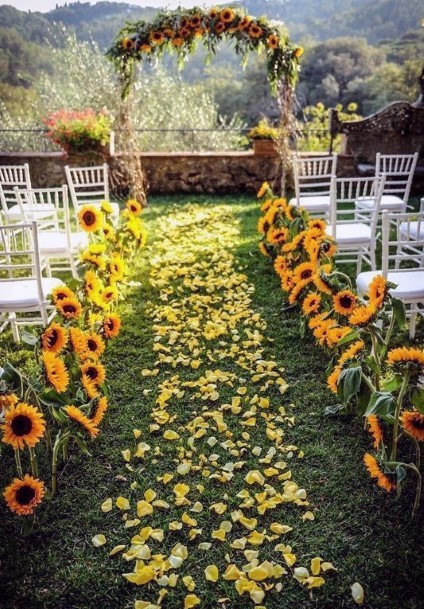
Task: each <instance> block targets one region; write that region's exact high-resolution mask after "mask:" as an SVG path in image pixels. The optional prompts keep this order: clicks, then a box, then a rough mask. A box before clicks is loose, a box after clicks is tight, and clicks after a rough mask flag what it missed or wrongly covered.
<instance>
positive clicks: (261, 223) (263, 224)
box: [257, 216, 269, 234]
mask: <svg viewBox="0 0 424 609" xmlns="http://www.w3.org/2000/svg"><path fill="white" fill-rule="evenodd" d="M257 228H258V233H263V234H265V233H266V232H267V230H268V228H269V225H268V223H267V221H266V219H265V216H262V217H260V218H259V220H258V227H257Z"/></svg>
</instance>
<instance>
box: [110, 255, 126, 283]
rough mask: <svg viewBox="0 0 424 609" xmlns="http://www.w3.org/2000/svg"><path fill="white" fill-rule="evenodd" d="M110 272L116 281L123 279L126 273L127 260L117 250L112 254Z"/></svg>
mask: <svg viewBox="0 0 424 609" xmlns="http://www.w3.org/2000/svg"><path fill="white" fill-rule="evenodd" d="M109 273H110V274H111V275H112V277H113V279H114V281H122V279H123V278H124V275H125V262H124V261H123V260H122V258H121V257H120V255H119V254H117V253H116V252H115V253H113V254H112V256H111V260H110V262H109Z"/></svg>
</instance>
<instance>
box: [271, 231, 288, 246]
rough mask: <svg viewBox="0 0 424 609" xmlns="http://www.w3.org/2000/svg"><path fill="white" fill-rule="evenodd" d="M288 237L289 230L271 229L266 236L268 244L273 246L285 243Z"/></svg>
mask: <svg viewBox="0 0 424 609" xmlns="http://www.w3.org/2000/svg"><path fill="white" fill-rule="evenodd" d="M288 237H289V231H288V230H287V228H271V229H270V230H269V231H268V233H267V235H266V239H267V241H268V243H272V244H276V243H285V242H286V241H287V239H288Z"/></svg>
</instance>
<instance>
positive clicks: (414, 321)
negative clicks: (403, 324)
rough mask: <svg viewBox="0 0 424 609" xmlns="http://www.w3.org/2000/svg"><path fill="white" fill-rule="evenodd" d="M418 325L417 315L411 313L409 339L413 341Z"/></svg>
mask: <svg viewBox="0 0 424 609" xmlns="http://www.w3.org/2000/svg"><path fill="white" fill-rule="evenodd" d="M416 325H417V314H416V313H411V319H410V321H409V338H410V339H413V338H414V337H415V329H416Z"/></svg>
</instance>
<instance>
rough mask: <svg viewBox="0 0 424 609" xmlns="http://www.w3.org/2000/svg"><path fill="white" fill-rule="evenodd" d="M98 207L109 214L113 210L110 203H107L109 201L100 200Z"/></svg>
mask: <svg viewBox="0 0 424 609" xmlns="http://www.w3.org/2000/svg"><path fill="white" fill-rule="evenodd" d="M100 208H101V210H102V211H103V212H104V213H105V214H111V213H112V212H113V209H112V205H111V204H110V203H109V201H102V202H101V204H100Z"/></svg>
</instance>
